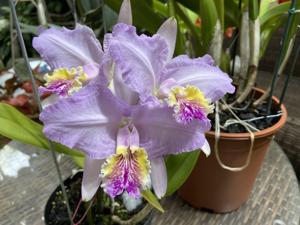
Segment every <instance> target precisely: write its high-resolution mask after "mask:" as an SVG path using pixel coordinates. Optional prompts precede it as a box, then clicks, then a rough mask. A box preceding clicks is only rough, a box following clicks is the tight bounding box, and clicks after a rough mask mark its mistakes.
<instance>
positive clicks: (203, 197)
mask: <svg viewBox="0 0 300 225" xmlns="http://www.w3.org/2000/svg"><path fill="white" fill-rule="evenodd" d="M254 91H255V92H256V94H257V97H258V96H260V95H261V94H262V93H263V92H264V91H262V90H260V89H254ZM273 102H274V104H277V105H278V104H279V100H278V99H277V98H276V97H273ZM281 111H282V115H281V117H280V119H279V121H278V122H277V123H276V124H274V125H273V126H272V127H269V128H267V129H264V130H261V131H258V132H254V137H255V139H254V145H253V149H252V155H251V160H250V163H249V165H248V167H246V168H245V169H243V170H241V171H239V172H233V171H229V170H226V169H223V168H222V167H221V166H220V163H219V162H218V161H217V158H216V154H215V152H214V144H215V133H214V132H213V131H210V132H208V133H207V134H206V137H207V140H208V142H209V144H210V146H211V149H212V154H211V155H210V156H209V157H206V156H205V155H204V154H200V157H199V159H198V162H197V164H196V166H195V168H194V170H193V172H192V173H191V175H190V177H189V178H188V179H187V181H186V182H185V184H184V185H183V186H182V187H181V188H180V190H179V195H180V197H181V198H183V199H184V200H185V201H186V202H188V203H189V204H190V205H192V206H193V207H195V208H205V209H210V210H213V211H214V212H219V213H225V212H230V211H232V210H235V209H237V208H239V207H240V206H241V205H242V204H243V203H244V202H245V201H246V200H247V199H248V197H249V195H250V192H251V190H252V187H253V184H254V182H255V178H256V176H257V174H258V172H259V169H260V167H261V165H262V162H263V159H264V156H265V154H266V152H267V150H268V147H269V144H270V142H271V140H272V139H273V137H274V135H275V134H276V133H277V132H278V130H279V129H280V128H281V127H282V126H283V125H284V124H285V122H286V118H287V111H286V108H285V106H284V105H281ZM250 145H251V140H250V134H249V133H222V132H221V134H220V139H219V144H218V146H219V157H220V159H221V160H222V162H223V163H224V164H225V165H228V166H231V167H240V166H241V165H244V164H245V161H246V158H247V156H248V154H249V149H250Z"/></svg>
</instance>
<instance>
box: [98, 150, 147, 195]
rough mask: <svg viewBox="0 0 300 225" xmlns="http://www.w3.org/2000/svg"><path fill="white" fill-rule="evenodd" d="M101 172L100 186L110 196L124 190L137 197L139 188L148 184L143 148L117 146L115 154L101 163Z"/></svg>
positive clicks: (145, 155) (145, 154)
mask: <svg viewBox="0 0 300 225" xmlns="http://www.w3.org/2000/svg"><path fill="white" fill-rule="evenodd" d="M101 173H102V176H103V179H104V182H103V184H102V187H103V188H104V191H105V192H106V193H107V194H109V195H110V196H111V197H112V198H114V197H116V196H117V195H120V194H122V193H123V192H124V191H126V192H127V193H128V194H129V195H130V196H132V197H135V198H139V197H140V196H141V194H140V190H141V189H142V190H143V189H147V188H149V186H150V176H149V174H150V164H149V161H148V156H147V153H146V151H145V150H144V149H143V148H134V149H131V148H126V147H118V149H117V154H115V155H112V156H111V157H109V158H108V159H107V161H106V163H105V164H103V166H102V169H101Z"/></svg>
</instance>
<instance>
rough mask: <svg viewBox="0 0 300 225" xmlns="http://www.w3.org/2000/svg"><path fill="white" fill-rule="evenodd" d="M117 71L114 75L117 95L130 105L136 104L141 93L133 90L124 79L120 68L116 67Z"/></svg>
mask: <svg viewBox="0 0 300 225" xmlns="http://www.w3.org/2000/svg"><path fill="white" fill-rule="evenodd" d="M114 69H115V71H114V72H115V73H114V77H113V85H114V92H115V94H116V96H118V97H119V98H120V99H123V100H124V101H125V102H127V103H128V104H129V105H136V104H138V101H139V95H138V93H137V92H135V91H133V90H132V89H131V88H130V87H129V86H128V85H127V84H125V81H124V79H123V76H122V74H121V72H120V71H118V68H117V67H115V68H114Z"/></svg>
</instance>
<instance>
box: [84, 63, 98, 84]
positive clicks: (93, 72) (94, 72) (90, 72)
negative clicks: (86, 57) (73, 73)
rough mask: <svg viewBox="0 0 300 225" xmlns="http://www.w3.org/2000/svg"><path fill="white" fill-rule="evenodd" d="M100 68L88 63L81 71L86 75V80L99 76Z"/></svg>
mask: <svg viewBox="0 0 300 225" xmlns="http://www.w3.org/2000/svg"><path fill="white" fill-rule="evenodd" d="M99 70H100V66H99V64H97V63H90V64H86V65H84V66H83V71H84V72H85V73H86V74H87V76H88V80H91V79H93V78H95V77H96V76H98V75H99Z"/></svg>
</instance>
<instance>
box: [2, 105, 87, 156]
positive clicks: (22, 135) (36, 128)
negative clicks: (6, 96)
mask: <svg viewBox="0 0 300 225" xmlns="http://www.w3.org/2000/svg"><path fill="white" fill-rule="evenodd" d="M0 124H1V126H0V134H1V135H3V136H5V137H8V138H10V139H13V140H17V141H20V142H23V143H26V144H30V145H34V146H36V147H38V148H42V149H47V150H49V149H50V144H49V141H48V140H47V139H46V137H45V136H44V134H43V131H42V130H43V126H42V125H41V124H38V123H36V122H34V121H33V120H31V119H29V118H28V117H26V116H25V115H23V114H22V113H21V112H19V111H18V110H17V109H15V108H14V107H12V106H10V105H8V104H4V103H0ZM53 146H54V149H55V151H57V152H60V153H64V154H68V155H74V156H83V154H82V153H80V152H78V151H76V150H73V149H69V148H67V147H65V146H63V145H61V144H58V143H53Z"/></svg>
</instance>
